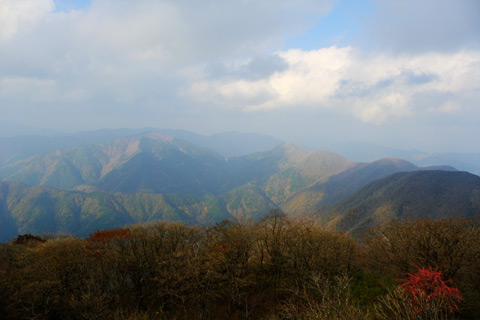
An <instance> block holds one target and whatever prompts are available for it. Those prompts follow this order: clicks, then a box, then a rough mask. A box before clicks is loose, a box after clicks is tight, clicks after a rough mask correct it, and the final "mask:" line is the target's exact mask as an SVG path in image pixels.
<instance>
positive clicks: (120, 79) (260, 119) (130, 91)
mask: <svg viewBox="0 0 480 320" xmlns="http://www.w3.org/2000/svg"><path fill="white" fill-rule="evenodd" d="M0 124H2V125H4V126H11V125H12V124H14V125H22V126H30V127H36V128H45V129H52V130H59V131H63V132H73V131H82V130H95V129H100V128H142V127H156V128H173V129H185V130H190V131H194V132H196V133H200V134H206V135H209V134H213V133H217V132H225V131H239V132H257V133H261V134H268V135H272V136H275V137H277V138H280V139H282V140H285V141H292V142H295V143H297V144H300V145H303V146H306V147H310V148H321V147H323V146H327V145H331V144H335V143H342V142H351V141H354V142H369V143H375V144H379V145H384V146H388V147H393V148H401V149H420V150H424V151H427V152H480V1H478V0H420V1H419V0H402V1H397V0H262V1H253V0H232V1H225V0H203V1H198V0H181V1H178V0H135V1H130V0H0Z"/></svg>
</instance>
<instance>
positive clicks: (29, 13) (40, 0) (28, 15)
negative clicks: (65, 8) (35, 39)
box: [0, 0, 55, 42]
mask: <svg viewBox="0 0 480 320" xmlns="http://www.w3.org/2000/svg"><path fill="white" fill-rule="evenodd" d="M54 8H55V4H54V2H53V0H0V42H2V41H6V40H9V39H11V38H12V37H13V36H14V35H15V34H16V33H17V32H19V31H21V30H29V29H31V28H33V27H35V25H36V24H37V23H39V22H40V21H41V20H42V19H44V18H45V17H46V16H47V14H48V13H49V12H51V11H52V10H53V9H54Z"/></svg>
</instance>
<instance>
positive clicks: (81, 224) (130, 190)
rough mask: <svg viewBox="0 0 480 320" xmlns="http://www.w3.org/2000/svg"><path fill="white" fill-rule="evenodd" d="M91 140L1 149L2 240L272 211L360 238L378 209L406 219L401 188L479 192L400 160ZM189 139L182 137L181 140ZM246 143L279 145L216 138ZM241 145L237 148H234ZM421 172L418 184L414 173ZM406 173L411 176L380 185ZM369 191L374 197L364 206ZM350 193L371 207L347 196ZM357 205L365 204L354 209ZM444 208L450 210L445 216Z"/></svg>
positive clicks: (157, 139) (444, 197)
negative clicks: (353, 217) (230, 152)
mask: <svg viewBox="0 0 480 320" xmlns="http://www.w3.org/2000/svg"><path fill="white" fill-rule="evenodd" d="M180 133H181V132H180ZM180 133H179V132H176V134H177V135H180ZM88 136H89V134H86V133H85V134H84V138H82V139H83V140H82V139H80V140H81V143H79V141H80V140H75V139H73V140H74V141H73V142H72V141H69V142H68V139H66V140H62V141H64V142H65V143H64V146H63V147H60V148H57V149H53V150H52V149H51V148H53V147H54V146H55V145H56V144H55V143H52V145H50V146H49V147H45V146H43V148H44V150H43V151H42V152H39V153H34V152H35V151H36V150H37V149H42V147H38V148H37V149H35V148H34V149H33V150H30V149H27V150H26V151H24V153H23V154H22V153H21V152H14V149H15V148H11V149H9V150H10V151H9V152H10V155H9V156H7V157H5V154H7V153H8V152H4V153H3V154H4V158H3V162H2V164H1V165H0V180H2V182H0V192H1V193H0V241H5V240H8V239H10V238H11V237H14V236H15V235H16V234H19V233H41V232H55V233H57V232H68V233H72V234H76V235H80V236H85V235H88V234H89V233H91V232H93V231H95V230H97V229H103V228H113V227H119V226H122V225H125V224H131V223H138V222H147V221H152V220H159V219H160V220H169V221H183V222H186V223H189V224H204V225H205V224H207V225H208V224H213V223H216V222H219V221H221V220H224V219H230V218H237V219H244V218H252V219H258V218H260V217H261V216H263V215H264V214H265V213H267V212H268V211H269V210H271V209H281V210H283V211H285V212H286V213H288V214H290V215H294V216H300V217H302V216H304V215H307V214H311V213H315V214H314V216H316V217H317V218H318V219H319V220H321V221H323V223H325V224H326V225H328V226H331V227H332V228H337V229H339V230H344V231H348V232H353V233H359V232H360V231H363V230H365V228H366V226H370V225H371V224H372V223H376V222H378V221H380V220H378V219H377V220H375V219H373V218H371V217H369V215H371V214H374V215H375V214H376V215H377V216H378V212H380V211H381V210H383V211H384V212H387V211H388V214H384V216H388V217H389V218H395V217H402V215H401V214H400V213H399V212H400V211H399V209H398V206H399V205H398V203H399V200H398V199H402V197H404V195H402V193H401V192H400V191H401V190H406V189H405V188H404V189H402V188H400V187H398V186H399V185H411V186H415V188H417V189H418V190H416V191H412V192H413V193H414V194H420V193H421V190H424V191H423V192H424V193H425V197H426V198H427V199H437V198H435V197H440V198H441V201H440V200H439V201H437V200H431V202H432V201H435V203H448V201H453V202H454V203H459V202H461V201H464V202H465V201H466V200H464V199H467V198H468V199H470V198H472V199H476V197H478V196H476V194H477V193H479V192H480V191H479V190H480V185H479V184H478V180H475V179H477V178H478V177H477V176H475V175H472V174H470V173H467V172H457V171H456V170H455V169H454V168H452V167H449V166H435V167H429V168H425V167H424V168H419V167H417V166H415V165H414V164H412V163H410V162H408V161H405V160H400V159H395V158H384V159H380V160H377V161H373V162H368V163H357V162H353V161H350V160H347V159H346V158H344V157H343V156H341V155H339V154H336V153H333V152H329V151H308V150H304V149H302V148H300V147H298V146H296V145H294V144H291V143H282V144H279V145H277V146H275V147H273V148H271V149H270V150H268V151H263V152H255V153H251V154H248V155H242V156H234V157H225V156H224V155H221V154H220V153H218V152H216V151H213V150H211V149H208V148H206V147H204V146H205V144H207V142H205V140H204V145H203V146H199V145H198V144H195V143H193V142H192V141H187V140H186V139H181V138H178V137H174V136H173V135H167V134H165V133H162V132H159V131H155V130H144V131H141V132H133V134H132V131H129V130H127V129H125V130H123V131H122V130H119V131H108V130H107V131H103V132H102V133H99V132H95V133H91V134H90V136H91V137H94V138H91V140H90V142H94V141H98V139H99V138H98V137H99V136H101V137H103V138H101V139H100V140H102V142H101V143H88V141H89V138H85V137H88ZM188 136H189V134H188V132H187V133H185V132H184V138H185V137H188ZM232 137H233V138H232ZM239 137H243V138H241V139H244V141H248V140H249V139H253V140H255V139H256V138H258V140H259V141H260V142H261V143H259V144H257V145H252V148H253V149H255V148H260V145H262V144H265V145H264V148H265V147H266V145H268V144H273V143H274V142H275V140H272V139H269V138H268V137H263V138H262V136H258V137H257V136H254V135H243V136H242V135H236V134H232V133H230V134H225V135H223V136H222V135H218V136H217V137H216V138H213V139H220V140H222V139H224V141H228V140H229V139H233V140H231V141H234V140H235V139H237V140H238V139H240V138H239ZM77 138H78V137H77ZM190 138H191V140H195V137H193V138H192V137H190ZM197 138H198V137H197ZM262 139H263V140H262ZM198 140H202V139H201V138H198ZM207 140H208V139H207ZM75 141H76V142H75ZM210 141H214V140H210ZM0 142H1V141H0ZM66 142H68V143H66ZM277 142H278V141H277ZM234 145H235V144H234V143H231V146H230V148H233V147H232V146H234ZM12 150H13V151H12ZM22 150H25V149H22ZM242 152H245V151H242ZM29 153H30V154H29ZM32 153H33V154H32ZM439 169H440V170H439ZM427 170H429V171H427ZM424 172H426V173H425V174H426V176H425V177H424V178H422V179H424V180H421V179H420V178H419V177H420V176H417V175H416V174H420V173H422V174H423V173H424ZM406 173H409V174H411V175H408V176H407V178H403V179H400V178H398V179H396V180H395V179H394V180H391V181H390V180H389V181H390V182H388V183H386V182H382V181H384V180H382V179H391V177H397V175H398V174H400V175H401V174H406ZM446 173H448V175H445V174H446ZM395 174H397V175H395ZM392 175H393V176H392ZM440 177H443V179H444V180H441V181H443V182H442V183H443V184H444V185H446V186H449V187H450V188H451V189H448V188H447V189H445V190H446V191H442V192H443V193H442V192H441V193H439V192H437V191H438V190H437V189H431V188H428V185H429V181H430V183H431V184H432V185H437V184H438V183H440V182H439V181H440V180H438V179H440ZM468 179H470V180H471V181H473V182H471V183H470V182H469V183H468V188H467V187H464V186H461V184H462V181H467V180H468ZM470 180H468V181H470ZM419 181H423V182H422V183H419ZM475 181H477V182H475ZM381 182H382V183H383V184H381V187H379V189H382V190H383V189H385V188H387V187H389V188H392V190H395V192H394V191H388V192H386V191H382V192H380V191H372V190H373V189H372V188H373V187H372V184H374V186H378V185H375V183H381ZM365 188H367V189H365ZM368 188H369V189H368ZM395 188H396V189H395ZM422 188H423V189H422ZM365 190H367V191H365ZM399 190H400V191H399ZM452 190H460V191H459V194H460V193H461V195H462V197H464V198H458V199H457V198H454V196H455V193H454V192H453V191H452ZM361 192H364V193H361ZM385 192H386V193H385ZM358 194H360V195H358ZM379 194H380V195H382V194H387V195H388V197H387V196H386V197H384V201H385V203H381V202H380V200H379V199H382V197H381V196H378V195H379ZM372 195H377V197H376V198H375V197H374V198H372V199H373V200H371V201H370V202H369V201H367V200H368V199H370V198H371V196H372ZM351 197H354V198H355V197H357V198H359V199H362V200H365V201H364V202H361V201H359V200H349V199H351ZM459 199H463V200H459ZM417 200H418V199H417ZM345 201H347V202H345ZM360 202H361V203H362V205H361V206H360V207H358V206H356V205H357V203H360ZM427 202H428V201H427ZM432 203H433V202H432ZM462 203H463V202H462ZM475 206H476V204H475V203H474V204H472V205H471V206H457V208H458V210H457V211H455V210H450V209H451V208H450V207H448V206H447V205H446V204H444V205H442V206H440V207H435V206H432V208H434V209H435V211H436V212H437V213H438V214H437V215H438V217H440V216H445V215H447V216H452V215H463V216H476V215H478V212H477V211H475V209H472V208H476V207H475ZM410 207H415V208H421V210H420V209H418V210H417V211H418V212H417V211H415V212H416V213H415V214H414V217H421V216H422V215H424V216H425V215H427V211H428V210H426V209H427V208H425V206H423V205H421V203H420V202H419V201H413V200H412V201H411V204H410ZM447 207H448V208H450V209H448V210H450V211H448V210H447V211H445V210H446V209H445V208H447ZM359 208H360V209H359ZM444 209H445V210H444ZM379 210H380V211H379ZM442 210H443V211H442ZM346 212H347V213H348V212H359V213H358V214H357V215H358V217H359V218H358V219H359V220H358V221H356V222H355V223H357V224H355V223H354V224H352V223H350V222H349V223H346V222H345V221H350V220H349V219H350V218H348V214H347V213H346ZM402 212H403V211H402ZM445 212H446V213H445ZM407 216H408V215H407ZM436 217H437V216H436ZM370 221H372V223H370Z"/></svg>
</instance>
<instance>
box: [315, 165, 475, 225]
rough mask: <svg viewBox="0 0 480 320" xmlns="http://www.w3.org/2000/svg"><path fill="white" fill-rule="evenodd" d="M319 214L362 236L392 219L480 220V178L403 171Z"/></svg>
mask: <svg viewBox="0 0 480 320" xmlns="http://www.w3.org/2000/svg"><path fill="white" fill-rule="evenodd" d="M318 215H319V216H320V217H322V218H323V219H324V221H328V224H329V225H330V227H334V228H336V229H339V230H343V231H348V232H350V233H354V234H360V233H361V232H363V231H364V230H366V229H367V228H371V227H373V226H375V225H377V224H381V223H384V222H387V221H390V220H392V219H419V218H428V219H434V220H436V219H440V218H448V217H460V216H461V217H467V218H469V217H470V218H471V217H480V177H479V176H476V175H473V174H471V173H468V172H455V171H437V170H432V171H413V172H400V173H396V174H393V175H391V176H388V177H386V178H383V179H379V180H376V181H374V182H371V183H370V184H368V185H366V186H365V187H363V188H362V189H360V190H358V191H357V192H355V193H353V194H351V195H350V196H348V197H346V198H344V199H343V200H341V201H340V202H338V203H337V204H336V205H335V206H333V208H328V209H327V208H324V209H322V210H320V211H319V212H318Z"/></svg>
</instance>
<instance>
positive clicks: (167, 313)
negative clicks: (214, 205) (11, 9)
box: [0, 210, 480, 319]
mask: <svg viewBox="0 0 480 320" xmlns="http://www.w3.org/2000/svg"><path fill="white" fill-rule="evenodd" d="M422 270H423V271H422ZM425 270H427V271H425ZM422 272H423V273H422ZM408 275H410V276H411V279H417V280H415V281H416V282H415V284H412V283H410V284H409V286H407V285H405V282H403V284H401V283H400V282H398V281H397V280H396V279H410V278H409V277H410V276H408ZM421 275H423V278H421ZM428 277H430V278H431V280H428V279H430V278H428ZM419 279H420V280H419ZM425 279H426V280H425ZM405 281H407V280H405ZM422 281H423V282H422ZM429 281H430V282H429ZM432 281H436V282H432ZM442 281H443V282H442ZM419 283H423V284H422V285H424V287H425V288H426V287H428V289H423V287H422V288H420V287H418V286H419V285H420V284H419ZM425 283H426V285H425ZM431 283H432V284H431ZM439 284H442V286H444V287H442V288H443V289H439V288H440V285H439ZM412 286H413V287H412ZM415 286H417V287H415ZM407 287H408V288H409V290H410V291H408V290H406V289H402V288H407ZM0 288H2V290H0V315H1V316H0V318H2V319H224V318H227V317H228V318H230V319H422V318H423V319H424V318H425V317H428V316H431V315H434V316H435V317H437V319H475V317H476V316H477V317H478V314H480V302H479V301H480V289H479V288H480V224H479V223H478V222H477V221H471V220H467V219H444V220H440V221H430V220H416V221H406V222H391V223H389V224H386V225H384V226H381V227H378V228H375V229H373V230H370V231H369V232H368V234H366V235H365V237H364V238H363V239H362V240H356V239H353V238H351V237H350V236H348V235H347V234H344V233H338V232H333V231H328V230H324V229H323V228H322V227H321V226H319V225H317V224H316V223H314V222H312V221H301V220H292V219H290V218H288V217H287V216H286V215H285V214H283V213H282V212H280V211H276V210H274V211H271V212H270V213H269V214H268V215H266V216H265V217H264V218H263V219H261V220H260V221H258V222H251V221H243V222H239V221H232V220H228V221H223V222H221V223H218V224H216V225H215V226H212V227H200V226H187V225H184V224H178V223H165V222H155V223H150V224H143V225H133V226H130V227H125V228H121V229H113V230H103V231H97V232H95V233H93V234H91V235H90V236H89V237H88V238H86V239H82V238H76V237H71V236H67V235H43V236H31V235H30V236H27V235H25V236H22V238H20V237H19V238H17V239H14V240H12V241H10V242H7V243H3V244H1V246H0ZM412 288H413V289H412ZM445 288H447V289H445ZM422 290H423V291H422ZM442 290H443V291H442ZM456 290H458V292H457V291H456ZM418 292H421V293H420V294H419V293H418ZM454 293H455V295H452V294H454ZM412 294H413V295H412ZM414 296H416V297H417V298H415V299H414ZM418 297H423V298H422V299H423V300H422V299H420V298H418ZM406 315H408V316H409V317H410V318H405V317H406Z"/></svg>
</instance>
